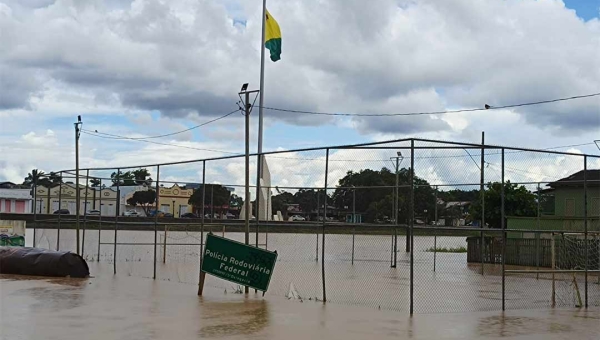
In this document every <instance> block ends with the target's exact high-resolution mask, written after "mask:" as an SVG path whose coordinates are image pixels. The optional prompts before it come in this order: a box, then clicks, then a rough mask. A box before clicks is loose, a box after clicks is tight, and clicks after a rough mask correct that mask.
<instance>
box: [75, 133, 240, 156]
mask: <svg viewBox="0 0 600 340" xmlns="http://www.w3.org/2000/svg"><path fill="white" fill-rule="evenodd" d="M82 132H83V133H85V134H86V135H90V136H94V137H98V138H105V139H113V140H114V139H121V140H132V141H135V142H144V143H150V144H157V145H166V146H173V147H178V148H184V149H191V150H198V151H210V152H220V153H225V154H231V155H237V153H236V152H229V151H223V150H216V149H204V148H196V147H193V146H187V145H178V144H170V143H161V142H155V141H150V140H145V139H132V138H129V137H125V136H120V135H114V134H105V135H107V136H103V135H99V134H95V133H93V132H91V133H90V132H88V131H82Z"/></svg>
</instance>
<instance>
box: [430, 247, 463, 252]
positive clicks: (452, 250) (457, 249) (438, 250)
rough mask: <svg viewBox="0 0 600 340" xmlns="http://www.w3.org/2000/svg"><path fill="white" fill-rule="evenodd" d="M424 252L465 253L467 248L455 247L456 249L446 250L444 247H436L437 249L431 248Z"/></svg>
mask: <svg viewBox="0 0 600 340" xmlns="http://www.w3.org/2000/svg"><path fill="white" fill-rule="evenodd" d="M425 251H428V252H432V253H433V252H438V253H466V252H467V248H465V247H456V248H452V247H450V248H446V247H437V248H434V247H431V248H428V249H427V250H425Z"/></svg>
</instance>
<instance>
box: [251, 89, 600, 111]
mask: <svg viewBox="0 0 600 340" xmlns="http://www.w3.org/2000/svg"><path fill="white" fill-rule="evenodd" d="M595 96H600V92H598V93H591V94H585V95H579V96H571V97H564V98H557V99H549V100H540V101H535V102H528V103H519V104H510V105H502V106H490V105H487V104H486V105H485V107H483V108H472V109H460V110H445V111H429V112H407V113H342V112H319V111H304V110H292V109H283V108H277V107H269V106H263V107H262V108H263V109H266V110H272V111H279V112H288V113H302V114H310V115H322V116H345V117H393V116H421V115H440V114H446V113H459V112H475V111H488V110H499V109H509V108H514V107H522V106H532V105H541V104H548V103H555V102H561V101H568V100H575V99H582V98H589V97H595Z"/></svg>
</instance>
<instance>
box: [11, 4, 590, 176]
mask: <svg viewBox="0 0 600 340" xmlns="http://www.w3.org/2000/svg"><path fill="white" fill-rule="evenodd" d="M268 7H269V11H270V12H271V14H272V15H273V16H274V17H275V18H276V19H277V20H278V22H279V24H280V26H281V31H282V35H283V54H282V59H281V60H280V61H278V62H277V63H272V62H270V61H267V65H266V78H265V79H266V80H265V94H264V95H265V106H269V107H277V108H286V109H295V110H308V111H322V112H342V113H378V114H393V113H406V112H420V111H441V110H456V109H464V108H479V107H483V105H484V104H486V103H487V104H490V105H492V106H502V105H509V104H516V103H523V102H531V101H539V100H547V99H554V98H560V97H569V96H576V95H584V94H590V93H596V92H600V21H599V8H600V1H598V0H589V1H584V0H569V1H564V2H563V1H557V0H538V1H532V0H486V1H473V0H452V1H438V0H420V1H413V0H372V1H365V0H286V1H283V0H269V2H268ZM260 11H261V1H260V0H244V1H242V0H171V1H158V0H136V1H126V0H106V1H99V0H88V1H77V0H71V1H69V0H57V1H53V0H14V1H13V0H0V46H2V53H0V155H1V157H0V180H9V181H15V182H20V181H22V178H23V177H24V176H25V175H26V174H27V173H28V172H29V171H30V170H31V169H32V168H39V169H42V170H44V171H46V172H49V171H54V170H58V169H65V168H73V167H74V132H73V123H74V122H75V120H76V117H77V115H81V116H82V118H83V122H84V123H83V127H84V129H87V130H90V131H98V132H99V133H101V134H112V135H119V136H127V137H132V138H142V137H148V136H155V135H161V134H168V133H171V132H176V131H180V130H183V129H186V128H189V127H192V126H194V125H197V124H201V123H203V122H206V121H209V120H211V119H214V118H217V117H220V116H222V115H224V114H226V113H228V112H231V111H233V110H235V109H236V108H237V105H236V102H237V101H238V100H239V99H238V97H237V92H238V91H239V88H240V85H241V84H242V83H245V82H248V83H250V88H251V89H254V88H257V87H258V85H259V69H260V49H261V46H260ZM257 113H258V110H255V111H253V115H252V124H253V128H252V138H253V141H254V142H253V146H252V147H253V149H254V150H255V148H256V143H255V139H256V124H257V119H256V115H257ZM243 121H244V120H243V116H242V115H241V114H238V113H235V114H232V115H230V116H228V117H227V118H225V119H221V120H219V121H217V122H215V123H212V124H208V125H206V126H204V127H201V128H198V129H195V130H192V131H188V132H186V133H181V134H177V135H173V136H169V137H163V138H153V139H146V140H147V141H153V142H158V143H164V144H171V145H176V146H171V145H163V144H153V143H148V142H140V141H132V140H123V139H108V138H99V137H97V136H94V135H91V134H82V136H81V166H82V167H94V166H125V165H136V164H149V163H158V162H170V161H179V160H189V159H200V158H206V157H218V156H224V155H230V154H232V153H233V154H238V153H241V152H242V151H243V150H244V144H243V143H244V142H243V141H244V140H243ZM481 131H485V132H486V141H487V142H489V143H491V144H502V145H513V146H525V147H531V148H548V147H556V146H566V145H578V146H576V147H565V148H562V149H559V150H563V151H573V152H585V153H589V154H600V150H598V148H597V147H596V146H595V145H594V143H593V141H594V140H597V139H600V97H593V98H587V99H581V100H576V101H568V102H561V103H554V104H547V105H540V106H529V107H520V108H516V109H512V110H490V111H479V112H470V113H448V114H443V115H432V116H408V117H407V116H404V117H397V116H396V117H371V118H369V117H329V116H317V115H307V114H298V113H287V112H279V111H271V110H265V137H264V145H265V149H266V150H278V149H296V148H303V147H313V146H325V145H341V144H353V143H361V142H370V141H380V140H386V139H395V138H405V137H423V138H434V139H444V140H456V141H465V142H477V141H478V140H479V138H480V134H481ZM104 136H107V135H104ZM178 146H180V147H178ZM181 146H183V147H181ZM386 152H387V153H390V152H389V150H388V151H386ZM472 153H473V151H472ZM475 153H476V152H475ZM447 155H450V154H449V153H448V154H447ZM288 156H290V155H288ZM306 156H307V155H295V158H296V159H295V160H291V159H289V158H294V157H288V158H287V159H286V158H280V159H279V160H276V159H273V160H270V162H269V166H270V168H271V170H272V173H273V174H274V176H276V177H277V176H279V177H278V178H279V179H278V181H279V182H280V183H282V185H283V184H287V185H309V184H315V185H317V184H319V183H321V181H320V179H316V177H318V176H316V175H307V173H308V172H309V171H310V170H311V169H312V170H314V169H315V168H318V166H316V165H315V164H313V163H311V160H313V159H315V158H317V159H319V158H320V157H323V156H324V155H322V154H316V153H313V154H312V156H311V157H306ZM389 156H390V155H387V154H384V153H383V152H375V151H373V152H370V153H369V152H362V153H361V154H360V155H359V154H358V153H357V152H356V151H355V152H354V154H353V153H352V152H345V153H344V152H339V153H336V154H335V155H333V156H332V157H333V158H335V157H337V158H338V159H339V160H340V162H339V163H343V165H340V166H339V169H337V170H338V172H339V173H340V174H343V173H345V171H346V170H348V169H351V168H353V167H355V166H356V167H359V168H360V167H364V166H363V165H362V164H359V165H351V164H352V163H351V162H343V160H348V158H350V160H356V159H360V158H361V157H362V158H364V159H367V160H377V161H372V162H371V163H373V164H372V165H371V166H372V167H375V168H376V167H381V166H383V165H387V166H388V167H389V166H390V165H389V164H388V163H389V162H385V161H379V159H389ZM456 156H457V159H459V160H460V162H462V163H461V164H469V166H470V168H473V166H472V160H471V159H470V158H469V157H468V155H467V156H466V158H465V152H462V151H461V154H460V155H458V154H457V155H456ZM458 156H460V157H462V158H459V157H458ZM450 159H452V158H450ZM319 162H320V161H319ZM490 162H491V161H490ZM528 162H529V163H528ZM561 162H562V163H561ZM565 162H567V161H565V160H564V159H559V158H557V157H554V158H552V159H551V162H546V161H543V160H539V161H532V160H531V159H530V158H529V159H526V158H524V159H523V160H522V161H521V162H520V163H519V164H516V161H515V165H514V169H516V170H514V171H513V175H515V176H516V174H517V173H518V171H521V174H522V175H523V176H524V177H523V176H522V177H523V180H542V179H544V178H543V177H542V178H539V177H540V176H535V175H534V174H538V175H539V173H540V172H545V173H546V172H552V173H558V172H560V173H561V174H562V172H564V171H562V172H561V170H560V169H561V168H563V169H564V168H565V164H566V163H565ZM320 163H322V162H320ZM320 163H319V164H320ZM550 163H551V164H552V165H553V168H552V169H551V170H549V169H544V167H547V166H549V164H550ZM567 163H568V162H567ZM349 164H350V165H349ZM561 164H562V165H561ZM592 165H593V166H595V165H596V163H592ZM221 166H222V167H221V168H219V170H217V168H216V167H215V169H214V171H213V173H212V176H213V177H214V178H213V179H211V180H212V181H221V182H223V181H231V182H235V183H243V180H242V179H241V178H239V177H238V176H239V175H240V174H241V173H242V172H243V166H242V163H239V162H235V161H233V162H223V164H222V165H221ZM489 166H491V167H492V168H493V167H494V166H495V165H492V164H490V165H489ZM577 166H579V165H577ZM597 166H598V167H600V163H598V164H597ZM423 168H430V171H429V172H428V173H429V178H434V179H438V180H439V181H441V182H444V178H443V177H444V176H446V175H445V172H448V173H455V174H456V173H457V172H459V170H457V169H456V168H453V169H454V170H452V169H445V168H444V167H442V166H439V164H438V165H435V163H433V162H428V164H423ZM576 168H577V167H575V168H574V169H576ZM222 169H226V170H222ZM474 170H475V172H476V171H477V169H474ZM152 171H154V170H152ZM169 171H170V172H167V173H166V175H164V177H163V178H168V179H171V180H181V181H192V180H198V178H199V175H198V174H199V173H200V174H201V167H199V166H198V164H194V165H186V166H180V167H177V168H175V167H172V169H170V170H169ZM223 171H225V173H226V174H227V176H230V178H231V179H230V180H223V178H222V176H225V175H224V172H223ZM523 171H525V172H523ZM207 174H208V175H209V177H210V175H211V173H210V172H209V171H207ZM527 174H529V175H527ZM219 176H221V177H219ZM294 176H296V177H294ZM556 176H559V175H558V174H557V175H556ZM161 177H162V176H161ZM455 181H458V179H455Z"/></svg>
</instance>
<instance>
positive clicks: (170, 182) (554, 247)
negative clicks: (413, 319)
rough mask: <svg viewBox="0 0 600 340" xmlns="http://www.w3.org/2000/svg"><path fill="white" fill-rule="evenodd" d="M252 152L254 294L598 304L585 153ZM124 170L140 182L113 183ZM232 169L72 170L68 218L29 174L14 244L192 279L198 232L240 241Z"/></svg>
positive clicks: (457, 307) (432, 145)
mask: <svg viewBox="0 0 600 340" xmlns="http://www.w3.org/2000/svg"><path fill="white" fill-rule="evenodd" d="M261 157H262V159H263V160H264V161H263V163H262V164H264V165H263V166H262V171H263V174H262V176H258V175H259V173H258V169H257V167H256V165H257V164H258V162H257V160H258V158H259V157H258V155H252V157H251V160H252V162H251V164H250V170H251V173H252V176H250V177H251V182H250V191H251V199H252V201H253V202H252V203H253V206H252V209H253V210H252V216H253V217H257V216H258V218H259V222H256V219H253V220H252V221H251V223H250V235H249V239H250V242H249V244H251V245H253V246H258V247H261V248H264V249H269V250H277V252H278V261H277V264H276V268H275V271H274V273H273V277H272V280H271V284H270V288H269V292H268V294H272V295H276V296H282V297H287V298H289V299H294V300H302V301H305V300H311V301H312V300H316V301H323V300H326V301H327V302H328V303H340V304H350V305H361V306H369V307H373V308H381V309H391V310H401V311H407V312H409V313H439V312H467V311H490V310H503V309H518V308H552V307H566V308H575V307H580V308H585V307H598V306H600V268H599V267H600V223H599V220H600V170H598V169H597V168H598V166H599V165H598V164H600V158H599V157H598V156H593V155H582V154H573V153H562V152H554V151H542V150H528V149H519V148H510V147H500V146H491V145H479V144H469V143H454V142H444V141H431V140H423V139H405V140H397V141H391V142H380V143H370V144H362V145H350V146H343V147H329V148H314V149H303V150H294V151H281V152H271V153H265V154H263V155H261ZM137 169H149V174H150V175H151V176H152V178H153V179H150V180H147V179H137V180H136V179H133V181H134V182H132V183H127V182H126V181H127V179H119V178H115V175H114V174H121V173H125V172H126V171H134V170H137ZM243 173H244V160H243V157H238V156H232V157H223V158H216V159H205V160H197V161H186V162H180V163H169V164H158V165H157V164H153V165H142V166H123V167H119V168H114V169H113V168H102V169H82V170H80V173H79V182H80V185H81V191H82V195H83V196H82V197H84V200H85V202H84V203H82V204H81V205H82V206H83V208H80V210H79V213H80V216H79V218H78V219H77V218H75V217H77V216H73V214H71V215H64V216H61V215H60V214H58V215H55V214H52V212H53V211H54V210H60V209H63V207H69V208H68V209H69V210H70V209H76V208H73V207H75V204H74V203H73V201H72V200H70V197H69V195H70V192H72V191H73V190H70V189H73V188H74V187H75V186H74V184H72V183H73V182H74V180H73V179H75V180H76V178H75V177H76V176H74V175H75V172H74V171H73V170H63V171H59V172H57V173H54V176H55V177H56V174H60V176H62V180H60V179H59V180H56V178H52V180H53V181H54V182H52V181H50V177H49V178H48V181H44V183H45V184H43V185H42V184H40V185H39V186H38V184H37V183H34V190H33V191H34V193H38V192H39V193H40V194H39V196H36V197H34V201H35V202H36V203H35V204H34V214H33V216H29V217H26V218H29V222H28V228H29V230H31V229H33V236H32V237H31V236H29V235H30V234H28V237H29V238H30V239H28V244H30V245H34V246H37V247H42V248H49V249H60V250H70V251H77V250H78V249H80V253H81V254H82V255H83V256H84V258H86V260H88V261H89V262H98V263H100V264H102V266H107V267H109V266H112V269H113V271H114V272H115V273H116V274H117V275H128V276H140V277H146V278H150V279H158V280H168V281H176V282H182V283H188V284H198V280H199V279H198V278H199V268H200V263H201V257H202V256H201V254H202V251H203V247H204V245H203V240H204V239H205V237H206V234H207V233H209V232H212V233H215V234H217V235H222V236H224V237H227V238H230V239H233V240H237V241H240V242H244V241H245V238H246V235H245V233H244V221H243V220H240V219H239V218H238V216H235V215H236V213H237V214H239V213H240V209H242V206H245V205H244V202H243V201H244V200H243V198H244V195H243V194H244V183H243V180H241V178H242V177H243V176H242V175H243ZM259 177H261V178H262V180H260V181H258V180H257V179H258V178H259ZM67 179H68V180H67ZM136 181H137V182H136ZM69 182H71V183H69ZM92 182H94V186H92V184H91V183H92ZM103 183H105V184H104V185H103ZM128 184H133V185H128ZM257 184H258V185H257ZM134 186H138V187H143V189H139V190H155V192H157V193H158V194H157V195H156V196H157V197H156V199H154V200H153V201H152V202H151V203H148V206H146V207H145V208H144V209H145V211H146V212H148V213H149V212H152V211H154V212H155V213H154V215H153V216H151V217H129V216H123V213H124V212H125V210H126V209H128V208H127V207H128V204H129V203H128V202H129V199H131V195H132V194H133V192H134V191H135V190H132V189H131V187H134ZM222 188H227V192H228V194H227V195H228V196H227V198H226V200H227V201H223V200H224V198H223V194H222V192H223V191H222ZM44 190H45V191H44ZM84 190H85V193H83V191H84ZM136 190H137V189H136ZM36 195H37V194H36ZM186 195H187V196H186ZM234 195H235V197H234ZM90 197H92V198H90ZM256 197H261V198H260V199H259V200H256ZM188 202H192V203H190V204H188ZM261 205H262V206H261ZM50 207H51V208H50ZM90 207H91V208H93V209H90ZM90 211H93V215H88V213H90ZM158 212H160V213H161V214H163V215H164V214H172V215H174V217H172V218H169V217H164V216H162V215H160V216H159V213H158ZM191 212H194V213H196V214H197V217H193V216H192V217H193V218H182V216H183V215H184V214H185V213H191ZM71 213H73V211H71ZM4 215H5V214H3V216H2V218H8V217H9V216H7V217H5V216H4ZM217 215H218V216H217ZM230 215H231V216H230ZM232 216H233V218H231V217H232ZM10 217H12V216H10ZM217 217H218V218H217ZM228 217H229V218H228ZM23 218H25V217H23ZM32 226H33V228H32ZM77 230H78V232H79V236H78V232H77ZM77 242H79V245H80V247H77ZM206 284H207V285H209V286H213V287H217V288H220V289H223V290H225V291H228V292H239V291H240V290H239V287H237V286H236V285H234V284H232V283H229V282H226V281H223V280H221V279H217V278H214V277H208V278H207V281H206Z"/></svg>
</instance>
